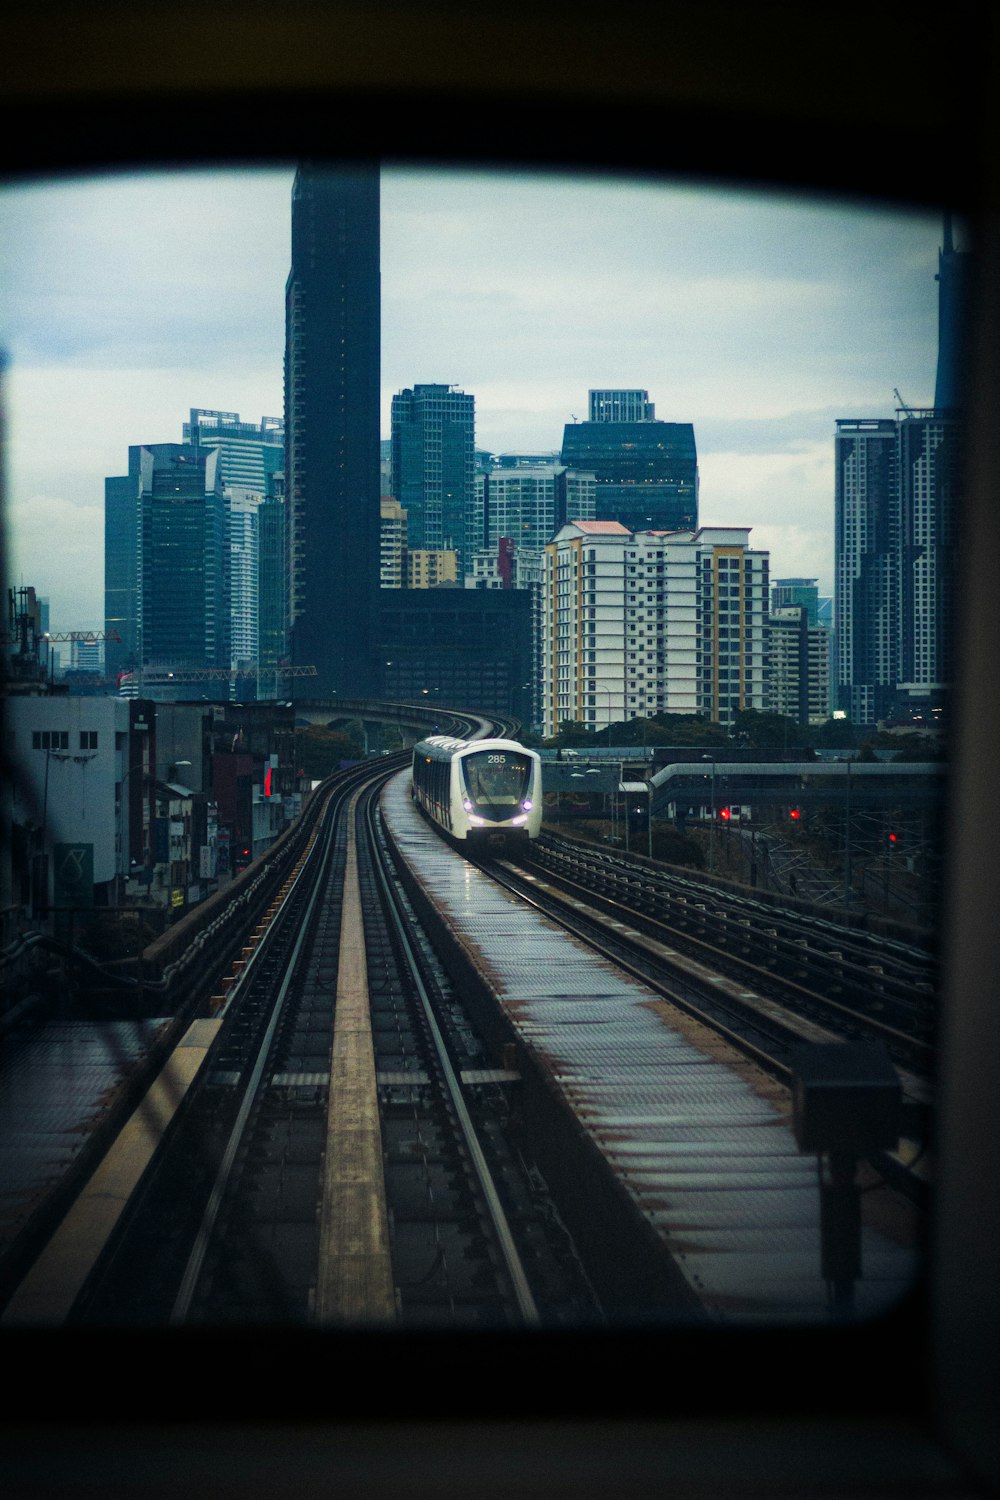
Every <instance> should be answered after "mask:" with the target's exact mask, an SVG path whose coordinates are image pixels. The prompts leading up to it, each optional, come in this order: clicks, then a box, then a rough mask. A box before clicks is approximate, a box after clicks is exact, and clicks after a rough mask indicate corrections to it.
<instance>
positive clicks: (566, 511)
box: [466, 463, 597, 558]
mask: <svg viewBox="0 0 1000 1500" xmlns="http://www.w3.org/2000/svg"><path fill="white" fill-rule="evenodd" d="M596 490H597V480H596V478H595V476H594V475H593V474H578V473H576V472H575V471H573V470H571V469H567V468H565V467H564V466H563V465H562V464H554V463H549V464H532V465H528V464H517V465H512V466H509V467H503V468H494V469H491V470H489V471H488V472H480V473H477V474H476V476H475V485H474V490H473V502H472V506H471V509H470V519H469V523H468V526H467V528H466V535H467V540H468V553H469V557H470V558H471V556H472V554H473V553H476V552H481V551H486V552H495V551H496V548H497V547H498V545H499V543H500V540H501V538H502V537H509V538H510V540H511V542H512V544H513V545H514V546H515V547H516V548H517V549H518V551H522V550H533V551H536V552H541V551H542V549H543V548H544V547H545V545H546V543H548V542H549V541H551V539H552V537H553V536H555V534H556V532H557V531H558V530H559V528H560V526H564V525H565V524H566V522H567V521H592V520H594V519H595V516H596V511H597V499H596Z"/></svg>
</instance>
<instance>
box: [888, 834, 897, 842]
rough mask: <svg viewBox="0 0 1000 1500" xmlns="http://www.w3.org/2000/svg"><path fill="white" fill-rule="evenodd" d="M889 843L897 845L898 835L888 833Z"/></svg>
mask: <svg viewBox="0 0 1000 1500" xmlns="http://www.w3.org/2000/svg"><path fill="white" fill-rule="evenodd" d="M889 843H890V844H898V843H899V834H898V833H890V835H889Z"/></svg>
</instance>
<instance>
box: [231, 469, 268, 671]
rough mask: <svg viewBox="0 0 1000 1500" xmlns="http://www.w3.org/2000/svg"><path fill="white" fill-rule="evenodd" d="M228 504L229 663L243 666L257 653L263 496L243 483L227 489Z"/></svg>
mask: <svg viewBox="0 0 1000 1500" xmlns="http://www.w3.org/2000/svg"><path fill="white" fill-rule="evenodd" d="M226 499H227V501H228V507H229V609H230V665H231V666H232V667H240V666H246V665H247V664H249V663H251V662H256V661H257V658H258V655H259V645H258V642H259V624H260V620H259V603H258V587H257V579H258V569H259V558H260V526H259V512H260V507H261V505H262V504H263V501H264V496H263V495H262V494H261V493H260V492H259V491H255V490H252V489H249V488H248V487H247V486H246V485H232V486H231V487H230V488H229V489H228V490H227V491H226Z"/></svg>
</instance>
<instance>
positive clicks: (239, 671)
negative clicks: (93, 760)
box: [121, 663, 319, 687]
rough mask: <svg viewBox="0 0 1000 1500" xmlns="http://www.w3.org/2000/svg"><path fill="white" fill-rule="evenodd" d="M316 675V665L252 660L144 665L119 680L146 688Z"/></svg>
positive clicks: (123, 674)
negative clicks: (243, 663) (244, 662)
mask: <svg viewBox="0 0 1000 1500" xmlns="http://www.w3.org/2000/svg"><path fill="white" fill-rule="evenodd" d="M273 676H277V677H278V678H282V677H318V676H319V672H318V671H317V669H316V668H315V667H291V666H285V665H283V664H282V665H279V666H260V665H258V664H257V663H251V664H250V665H248V666H245V667H180V668H178V669H177V670H176V671H172V670H171V669H170V668H169V667H145V668H143V670H142V671H141V672H140V671H139V669H138V668H136V669H135V670H134V671H132V672H123V673H122V676H121V680H122V681H125V680H126V679H128V678H130V677H133V678H135V679H137V680H141V682H142V683H143V685H144V686H146V687H164V686H166V685H167V684H169V683H179V684H182V685H183V684H185V683H189V682H239V681H242V680H245V679H246V678H248V677H254V678H256V677H273Z"/></svg>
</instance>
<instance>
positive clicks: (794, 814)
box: [788, 807, 802, 823]
mask: <svg viewBox="0 0 1000 1500" xmlns="http://www.w3.org/2000/svg"><path fill="white" fill-rule="evenodd" d="M788 816H789V817H790V818H791V819H792V821H793V822H796V823H797V822H798V820H799V818H801V816H802V809H801V808H799V807H790V808H789V809H788Z"/></svg>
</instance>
